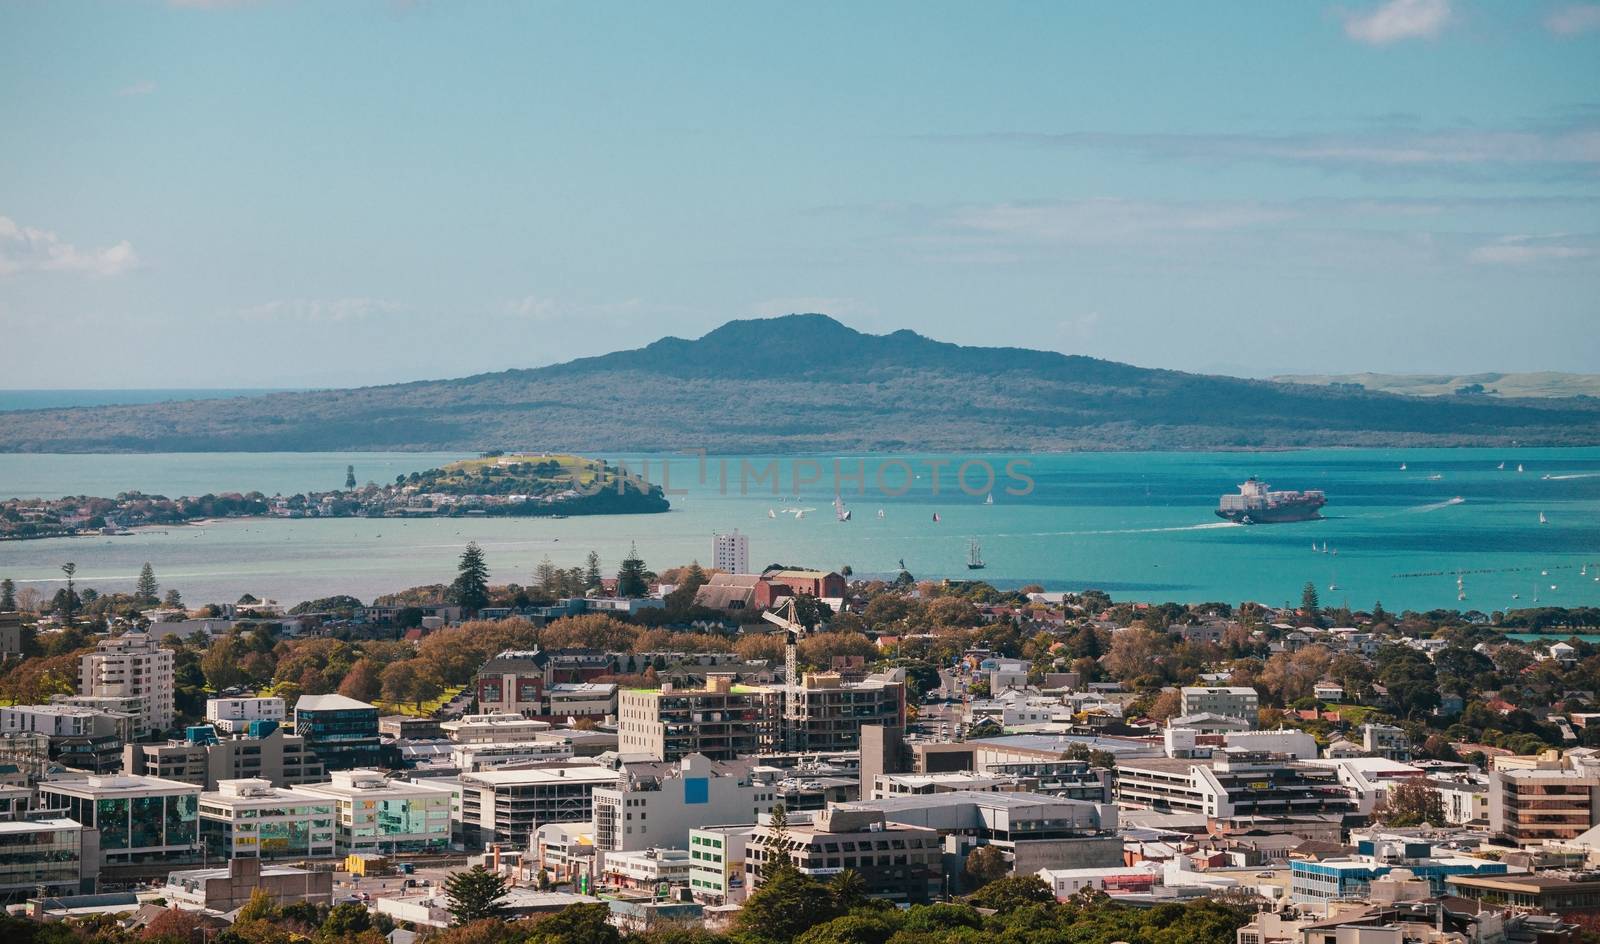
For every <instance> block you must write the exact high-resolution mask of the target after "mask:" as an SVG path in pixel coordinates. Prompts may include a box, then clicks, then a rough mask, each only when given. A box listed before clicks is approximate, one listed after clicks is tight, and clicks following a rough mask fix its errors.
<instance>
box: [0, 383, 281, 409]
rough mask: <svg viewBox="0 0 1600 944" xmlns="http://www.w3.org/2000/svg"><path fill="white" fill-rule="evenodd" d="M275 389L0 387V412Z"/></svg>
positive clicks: (215, 397)
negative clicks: (26, 388) (14, 388)
mask: <svg viewBox="0 0 1600 944" xmlns="http://www.w3.org/2000/svg"><path fill="white" fill-rule="evenodd" d="M279 392H281V391H280V390H279V389H277V388H272V389H267V388H255V387H251V388H239V389H214V390H206V389H193V388H182V389H140V390H0V413H3V412H6V411H7V410H50V409H56V408H58V407H69V406H115V405H117V404H123V403H165V402H167V401H169V400H222V399H226V398H227V397H249V396H257V395H259V394H263V393H279Z"/></svg>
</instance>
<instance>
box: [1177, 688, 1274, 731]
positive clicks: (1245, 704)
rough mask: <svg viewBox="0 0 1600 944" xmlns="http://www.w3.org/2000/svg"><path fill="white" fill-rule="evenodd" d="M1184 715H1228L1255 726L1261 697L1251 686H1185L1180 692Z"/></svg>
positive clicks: (1258, 715)
mask: <svg viewBox="0 0 1600 944" xmlns="http://www.w3.org/2000/svg"><path fill="white" fill-rule="evenodd" d="M1179 696H1180V698H1181V701H1182V705H1183V710H1182V711H1181V712H1180V714H1184V715H1201V714H1213V715H1226V716H1227V717H1230V718H1239V719H1241V720H1244V721H1247V722H1249V723H1250V726H1251V727H1252V728H1253V727H1255V726H1256V723H1257V722H1258V720H1259V719H1260V714H1259V711H1260V708H1261V697H1260V696H1259V695H1257V694H1256V690H1255V689H1253V688H1250V687H1249V686H1243V685H1240V686H1222V687H1217V688H1203V687H1197V686H1191V687H1185V688H1183V689H1182V690H1181V691H1180V692H1179Z"/></svg>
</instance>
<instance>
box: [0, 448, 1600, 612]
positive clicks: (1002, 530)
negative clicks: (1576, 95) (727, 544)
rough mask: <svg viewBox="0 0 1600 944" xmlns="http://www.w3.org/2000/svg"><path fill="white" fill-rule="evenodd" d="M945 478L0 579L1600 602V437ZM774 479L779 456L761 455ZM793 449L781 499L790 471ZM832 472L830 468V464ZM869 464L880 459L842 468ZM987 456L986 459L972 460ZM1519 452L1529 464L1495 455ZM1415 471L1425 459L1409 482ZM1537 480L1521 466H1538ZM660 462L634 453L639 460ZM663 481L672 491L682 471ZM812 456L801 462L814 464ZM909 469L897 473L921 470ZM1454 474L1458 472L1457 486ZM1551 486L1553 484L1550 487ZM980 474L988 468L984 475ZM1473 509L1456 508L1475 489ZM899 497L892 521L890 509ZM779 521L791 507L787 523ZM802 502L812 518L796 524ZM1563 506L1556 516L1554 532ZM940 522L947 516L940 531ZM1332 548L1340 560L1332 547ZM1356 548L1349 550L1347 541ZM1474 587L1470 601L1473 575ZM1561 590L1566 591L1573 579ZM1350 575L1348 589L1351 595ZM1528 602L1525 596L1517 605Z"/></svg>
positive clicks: (133, 482) (207, 587)
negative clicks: (583, 565) (464, 567)
mask: <svg viewBox="0 0 1600 944" xmlns="http://www.w3.org/2000/svg"><path fill="white" fill-rule="evenodd" d="M448 458H451V457H449V456H438V455H418V454H412V455H407V454H371V453H367V454H350V455H344V454H265V455H241V454H197V455H164V456H163V455H152V456H122V455H115V456H52V455H32V456H30V455H0V495H17V494H48V495H59V494H68V493H72V494H81V493H88V494H110V493H114V492H116V491H118V490H121V489H124V488H130V487H138V488H141V489H144V490H146V491H151V492H165V493H168V494H184V493H197V492H204V491H223V490H247V489H251V488H259V489H261V490H262V491H265V492H268V493H271V492H275V491H283V492H291V491H299V490H303V489H308V488H329V487H336V486H338V485H340V484H342V482H343V478H344V467H345V465H346V464H347V463H353V464H354V465H355V466H356V474H357V476H358V477H359V478H360V479H361V480H362V481H367V480H369V479H370V480H378V481H381V480H384V479H392V478H393V476H394V475H397V474H399V473H401V472H408V471H411V470H413V469H421V468H426V467H429V466H432V465H437V464H438V463H439V462H441V461H444V460H446V459H448ZM904 458H905V459H906V461H907V462H908V463H909V464H910V465H911V466H912V468H913V469H915V470H916V471H917V472H920V473H922V478H919V479H916V480H914V481H913V483H912V486H913V487H912V488H911V490H910V491H909V492H908V493H907V494H905V495H903V496H899V497H885V496H881V495H875V494H872V492H873V491H874V478H875V476H874V475H873V472H872V468H873V464H876V463H877V462H878V461H880V460H879V459H878V458H871V459H867V460H864V461H866V462H868V463H869V465H868V474H867V480H866V488H867V490H868V492H869V494H867V495H863V496H857V495H855V494H854V488H855V486H854V485H850V486H849V488H848V489H847V494H846V500H847V501H848V502H849V505H850V508H851V510H852V511H853V512H854V520H852V521H849V522H846V523H840V522H838V521H835V520H834V515H833V512H832V509H831V507H830V503H831V501H832V494H833V488H832V483H831V479H830V478H829V476H827V475H824V476H823V480H822V481H820V482H816V483H814V484H810V485H807V486H805V487H803V488H802V490H801V491H802V495H801V498H800V499H799V500H798V501H793V500H791V501H783V500H780V498H777V497H774V496H773V495H772V494H771V492H770V483H764V484H763V485H761V486H759V487H758V488H756V489H755V490H754V492H753V493H751V494H740V493H739V492H740V490H739V486H738V481H737V470H738V466H739V460H737V459H735V460H732V464H731V466H730V468H731V470H732V477H733V481H731V482H730V486H729V490H728V491H729V493H728V494H722V493H721V492H720V490H719V488H718V485H717V482H716V468H717V467H716V464H715V460H713V463H712V465H711V466H710V467H709V472H710V479H711V480H710V481H708V482H707V483H706V484H704V485H702V484H700V483H699V481H698V468H697V462H696V460H694V459H692V458H676V459H674V460H673V461H672V463H671V469H672V472H671V482H670V484H671V486H672V487H673V488H687V489H688V491H689V494H687V495H684V496H674V497H673V503H674V510H673V511H672V512H671V513H669V514H664V515H643V516H621V517H592V518H569V519H564V520H544V519H430V520H420V521H407V522H401V521H396V520H366V519H336V520H327V521H316V520H312V521H279V520H271V521H234V522H221V523H213V524H209V525H206V526H204V527H187V528H175V529H170V530H168V531H166V532H164V533H148V532H147V533H141V534H138V535H135V536H131V537H117V538H102V537H95V538H64V539H55V540H49V541H31V542H6V543H0V576H9V577H12V578H13V579H16V580H18V581H19V582H20V583H21V584H22V585H24V586H33V587H36V588H38V589H40V590H42V591H45V592H53V590H54V588H55V587H56V586H57V585H59V580H58V578H59V576H60V574H59V571H58V569H57V568H58V567H59V565H60V563H61V562H63V561H66V560H72V561H75V562H76V563H77V564H78V573H79V581H80V583H82V584H86V585H90V586H97V587H101V588H108V589H127V588H131V587H132V585H133V582H134V579H135V578H136V576H137V574H138V572H139V566H140V564H141V563H142V562H144V561H146V560H148V561H150V562H151V563H152V564H153V565H154V567H155V569H156V573H157V575H158V577H159V578H160V579H161V580H162V582H163V584H164V585H168V586H174V587H177V588H178V589H179V590H181V591H182V592H183V594H184V596H185V598H186V599H188V600H190V601H206V600H232V599H236V598H238V597H239V596H240V595H241V594H243V593H245V592H250V593H254V594H256V595H257V596H261V597H269V598H273V599H278V600H280V601H283V602H290V601H296V600H300V599H307V598H311V597H317V596H323V595H327V594H331V593H351V594H354V595H356V596H359V597H362V598H370V597H371V596H373V595H375V594H378V593H383V592H387V591H390V590H394V589H398V588H401V587H406V586H410V585H414V584H419V583H431V582H441V581H446V580H448V579H449V578H450V577H451V576H452V573H453V570H454V562H455V558H456V557H457V556H458V555H459V553H460V550H461V547H462V546H463V545H464V544H465V543H466V542H467V541H468V540H476V541H478V543H480V544H481V545H483V547H484V548H485V550H486V551H487V553H488V558H489V563H490V567H491V569H492V570H493V572H494V579H495V580H496V581H497V582H498V581H512V580H515V581H518V582H527V581H528V580H529V579H530V574H531V572H532V570H533V568H534V566H535V565H536V564H537V563H538V562H539V560H540V559H541V558H542V557H544V556H545V555H548V556H549V557H550V559H551V560H552V561H554V562H555V563H557V564H558V565H561V566H573V565H576V564H579V563H580V562H581V561H582V560H583V558H584V556H585V555H586V554H587V553H588V552H589V551H590V550H591V549H594V550H597V551H599V552H600V554H601V556H602V557H603V558H604V559H605V561H606V562H607V566H608V568H614V567H615V564H616V562H617V561H618V560H620V559H621V557H622V556H623V555H624V554H625V553H626V551H627V549H628V546H629V544H630V543H632V542H637V545H638V548H639V551H640V553H641V555H642V556H643V557H644V558H645V560H646V561H647V562H648V563H649V564H650V565H651V566H653V567H656V568H665V567H669V566H672V565H675V564H681V563H687V562H688V561H689V560H691V559H698V560H700V561H701V562H707V561H709V560H710V558H711V535H712V533H713V532H715V531H719V530H731V529H733V528H739V529H741V530H742V531H744V532H745V533H747V534H749V535H750V555H751V565H752V566H753V567H755V568H760V567H762V566H763V565H766V564H769V563H784V564H804V565H811V566H817V567H828V568H837V567H840V566H843V565H847V564H848V565H849V566H851V567H852V568H854V570H855V571H856V572H857V573H858V574H887V573H892V572H893V571H895V570H896V569H897V567H898V563H897V562H898V561H899V560H900V559H902V558H903V559H904V561H905V563H906V566H907V567H908V568H909V569H910V570H911V572H912V573H913V574H915V575H917V576H918V577H932V578H937V577H951V578H966V577H968V576H970V575H972V574H971V572H969V571H968V570H967V568H966V566H965V564H966V560H967V553H968V542H969V541H970V540H973V539H976V540H978V541H979V542H980V543H981V546H982V555H983V557H984V558H985V560H986V561H987V562H988V567H987V569H985V570H983V571H980V572H978V574H977V575H979V576H982V577H983V578H984V579H987V580H990V581H993V582H995V583H997V584H1002V585H1021V584H1025V583H1039V584H1042V585H1044V586H1046V587H1047V588H1050V589H1058V590H1079V589H1086V588H1091V587H1094V588H1100V589H1104V590H1106V591H1108V592H1110V593H1112V594H1113V595H1114V596H1116V597H1119V598H1131V599H1139V600H1152V601H1164V600H1179V601H1203V600H1223V601H1228V602H1235V603H1236V602H1239V601H1241V600H1246V599H1254V600H1260V601H1264V602H1268V603H1282V602H1285V601H1289V600H1298V599H1299V595H1300V588H1301V586H1302V585H1303V584H1304V583H1305V582H1306V581H1308V580H1309V581H1312V582H1314V583H1315V584H1316V585H1317V587H1318V590H1319V592H1320V593H1321V596H1322V599H1323V601H1324V602H1325V603H1331V604H1337V603H1341V602H1346V601H1348V602H1349V604H1350V605H1352V606H1355V607H1369V606H1371V605H1372V603H1373V602H1374V601H1375V600H1381V601H1382V602H1383V604H1384V605H1385V606H1386V607H1388V608H1390V609H1400V608H1414V609H1426V608H1432V607H1452V608H1453V607H1458V606H1460V607H1473V608H1478V609H1482V610H1485V611H1488V610H1493V609H1504V608H1506V607H1515V606H1527V605H1532V604H1533V602H1534V596H1535V594H1537V596H1538V600H1539V602H1540V603H1541V604H1543V603H1548V604H1552V605H1565V606H1574V605H1600V582H1597V581H1596V580H1595V579H1594V578H1595V577H1596V576H1600V569H1597V568H1596V567H1594V566H1589V567H1588V573H1586V574H1582V575H1580V570H1581V569H1582V568H1583V567H1584V566H1585V564H1586V562H1593V563H1600V449H1595V448H1589V449H1505V450H1494V449H1447V450H1423V449H1411V450H1313V451H1303V452H1284V453H1118V454H1105V453H1084V454H1064V455H1048V456H1031V457H1013V456H994V457H988V459H989V461H991V462H992V463H993V465H994V466H995V467H996V469H999V468H1000V467H1001V466H1003V464H1004V462H1005V461H1007V460H1008V459H1013V458H1025V459H1027V460H1028V461H1029V462H1031V466H1029V467H1028V468H1027V469H1026V472H1027V474H1029V475H1030V476H1031V477H1032V478H1033V479H1034V480H1035V482H1036V486H1035V488H1034V490H1033V492H1032V493H1031V494H1028V495H1023V496H1011V495H1007V494H1005V493H1004V490H1003V489H1004V483H1003V481H1002V483H1001V486H1000V487H997V489H996V490H995V493H994V494H995V503H994V504H993V505H984V504H983V500H982V498H981V496H970V495H966V494H962V493H961V492H960V491H959V490H958V489H955V488H952V487H951V485H950V481H949V479H950V476H951V474H952V472H953V469H954V465H953V464H952V465H951V466H948V467H946V468H945V469H944V471H943V475H944V482H943V485H944V487H943V491H942V494H940V495H938V496H934V495H933V494H932V489H931V484H932V483H931V469H930V466H929V462H930V460H931V458H932V457H922V456H911V457H904ZM748 461H749V462H751V464H752V465H754V466H755V467H757V468H761V467H764V466H765V464H766V463H767V462H768V461H769V460H768V459H765V458H761V459H751V460H748ZM793 461H794V460H791V459H784V460H780V468H781V469H782V472H781V474H782V476H783V483H782V491H784V492H785V493H787V492H788V491H789V490H790V479H791V478H792V475H791V469H792V467H791V466H790V463H792V462H793ZM818 461H820V462H821V463H822V464H823V465H824V466H825V467H831V463H832V462H833V460H832V459H831V458H827V459H821V460H818ZM841 461H842V462H843V463H844V466H845V468H846V469H847V470H849V469H853V468H855V467H856V463H857V462H858V461H862V460H861V458H860V457H850V458H846V459H843V460H841ZM957 461H964V460H957ZM1501 461H1504V462H1506V464H1507V470H1506V471H1500V470H1498V469H1497V468H1496V466H1497V464H1498V463H1500V462H1501ZM1402 462H1404V463H1406V465H1407V469H1406V470H1404V471H1402V470H1401V469H1400V464H1401V463H1402ZM1519 462H1520V463H1522V464H1523V465H1524V467H1525V469H1526V471H1525V472H1524V473H1522V474H1517V473H1516V472H1515V471H1514V470H1515V468H1516V465H1517V463H1519ZM637 465H638V462H637V460H635V467H637ZM650 472H651V478H652V479H653V480H655V481H656V482H658V483H659V482H660V481H661V473H660V465H659V462H655V463H652V466H651V469H650ZM808 472H809V469H806V468H802V469H800V473H801V476H802V477H805V476H806V475H807V474H808ZM1251 474H1256V475H1260V476H1262V477H1263V478H1265V479H1266V480H1267V481H1269V482H1271V483H1272V484H1273V485H1274V486H1275V487H1277V488H1321V489H1324V490H1326V491H1327V493H1328V496H1329V504H1328V507H1327V508H1326V509H1324V511H1325V514H1326V515H1327V517H1326V518H1325V519H1323V520H1320V521H1309V522H1303V523H1295V524H1282V525H1261V526H1256V527H1242V526H1234V525H1229V524H1227V523H1226V522H1221V521H1219V520H1218V519H1217V518H1216V517H1215V516H1214V515H1213V514H1212V508H1213V507H1215V505H1216V501H1217V496H1218V495H1219V494H1221V493H1222V492H1224V491H1232V490H1233V488H1234V486H1235V485H1236V484H1237V483H1238V482H1240V481H1242V480H1243V479H1244V478H1245V477H1246V476H1248V475H1251ZM898 476H899V473H898V470H894V469H891V470H890V474H889V476H888V479H889V484H891V485H893V484H895V483H897V482H898ZM1433 476H1439V478H1437V479H1435V478H1433ZM1546 476H1549V478H1546ZM975 477H976V478H981V476H975ZM1457 496H1459V497H1461V498H1462V499H1464V500H1463V501H1462V502H1461V503H1459V504H1451V503H1450V500H1451V499H1452V498H1454V497H1457ZM880 508H881V509H883V511H884V517H883V518H881V519H880V518H878V517H877V514H876V512H877V510H878V509H880ZM769 509H770V510H772V511H773V512H774V513H775V514H777V517H768V511H769ZM795 509H809V510H808V511H807V513H806V514H805V516H804V517H801V518H798V519H797V518H796V517H795V516H794V515H793V514H792V513H790V512H792V511H793V510H795ZM1540 512H1544V513H1545V514H1546V516H1547V518H1548V523H1547V524H1544V525H1541V524H1539V521H1538V517H1539V513H1540ZM934 513H938V514H939V516H940V518H941V521H940V522H938V523H934V522H933V520H932V516H933V514H934ZM1324 543H1326V544H1327V545H1328V548H1329V551H1330V553H1320V552H1314V551H1313V550H1312V549H1311V548H1312V545H1313V544H1315V545H1316V546H1317V547H1318V548H1320V547H1321V546H1322V545H1323V544H1324ZM1332 551H1337V554H1334V553H1331V552H1332ZM1458 572H1464V577H1463V579H1464V582H1465V589H1466V594H1467V599H1466V601H1464V602H1458V600H1457V590H1456V574H1457V573H1458ZM1552 585H1553V588H1552ZM1330 586H1336V587H1337V588H1338V589H1331V590H1330V589H1329V587H1330ZM1513 595H1516V596H1517V599H1513Z"/></svg>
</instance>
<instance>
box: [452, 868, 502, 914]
mask: <svg viewBox="0 0 1600 944" xmlns="http://www.w3.org/2000/svg"><path fill="white" fill-rule="evenodd" d="M444 894H445V898H446V900H448V902H449V909H450V915H451V917H453V918H455V923H456V924H467V923H469V922H472V921H478V920H480V919H483V918H498V917H501V916H502V915H503V914H504V912H505V898H506V880H505V879H503V878H501V877H500V876H498V875H496V874H494V873H493V872H491V871H489V870H488V869H486V868H484V867H483V866H481V865H475V866H473V867H472V868H470V869H467V870H466V871H463V872H454V873H452V874H451V875H450V877H449V878H447V879H445V882H444Z"/></svg>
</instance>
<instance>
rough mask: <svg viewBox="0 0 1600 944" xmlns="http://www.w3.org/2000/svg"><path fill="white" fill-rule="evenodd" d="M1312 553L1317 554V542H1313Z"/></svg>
mask: <svg viewBox="0 0 1600 944" xmlns="http://www.w3.org/2000/svg"><path fill="white" fill-rule="evenodd" d="M1311 553H1313V554H1315V553H1317V542H1315V541H1312V542H1311Z"/></svg>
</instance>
